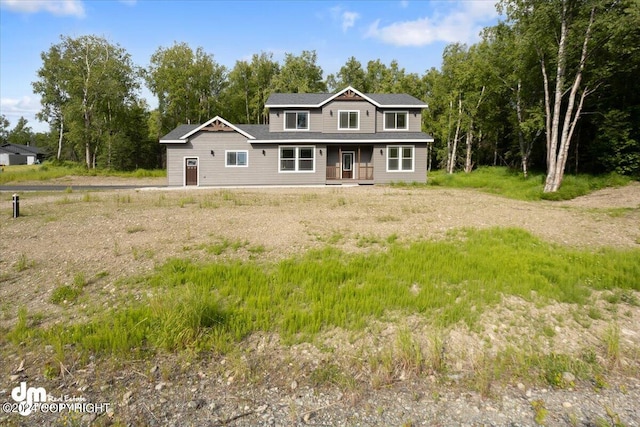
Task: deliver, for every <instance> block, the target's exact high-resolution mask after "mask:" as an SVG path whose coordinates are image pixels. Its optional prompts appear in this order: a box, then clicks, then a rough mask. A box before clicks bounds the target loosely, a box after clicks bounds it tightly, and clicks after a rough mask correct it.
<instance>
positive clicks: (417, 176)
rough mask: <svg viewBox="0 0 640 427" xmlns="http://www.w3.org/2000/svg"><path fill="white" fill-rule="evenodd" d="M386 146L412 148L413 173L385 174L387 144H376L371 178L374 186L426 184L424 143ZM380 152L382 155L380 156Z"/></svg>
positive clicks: (401, 143) (425, 151) (398, 143)
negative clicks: (409, 146) (393, 183)
mask: <svg viewBox="0 0 640 427" xmlns="http://www.w3.org/2000/svg"><path fill="white" fill-rule="evenodd" d="M388 145H403V146H405V145H411V146H414V147H415V148H414V150H413V152H414V166H413V170H414V171H413V172H387V144H376V145H374V147H373V163H374V165H373V167H374V169H373V178H374V182H375V183H376V184H389V183H391V182H414V181H415V182H426V181H427V144H426V143H403V142H401V141H399V142H397V143H389V144H388ZM380 150H382V155H381V154H380Z"/></svg>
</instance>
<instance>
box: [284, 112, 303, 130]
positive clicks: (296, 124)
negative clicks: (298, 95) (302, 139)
mask: <svg viewBox="0 0 640 427" xmlns="http://www.w3.org/2000/svg"><path fill="white" fill-rule="evenodd" d="M284 130H309V112H308V111H285V113H284Z"/></svg>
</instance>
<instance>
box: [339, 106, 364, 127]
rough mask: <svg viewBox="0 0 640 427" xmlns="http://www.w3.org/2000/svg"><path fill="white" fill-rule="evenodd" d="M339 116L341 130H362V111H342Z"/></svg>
mask: <svg viewBox="0 0 640 427" xmlns="http://www.w3.org/2000/svg"><path fill="white" fill-rule="evenodd" d="M338 115H339V120H338V129H339V130H347V129H351V130H358V129H360V111H340V112H339V114H338Z"/></svg>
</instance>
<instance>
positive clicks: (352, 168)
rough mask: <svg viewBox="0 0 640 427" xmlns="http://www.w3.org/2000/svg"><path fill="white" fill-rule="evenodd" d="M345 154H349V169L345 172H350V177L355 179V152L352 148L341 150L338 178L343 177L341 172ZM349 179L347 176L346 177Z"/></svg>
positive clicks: (343, 170)
mask: <svg viewBox="0 0 640 427" xmlns="http://www.w3.org/2000/svg"><path fill="white" fill-rule="evenodd" d="M345 154H351V170H350V171H347V172H351V179H357V177H356V168H355V163H356V152H355V151H353V150H345V151H343V152H342V158H341V159H340V179H345V178H343V177H342V173H343V172H345V169H344V155H345ZM347 179H349V178H347Z"/></svg>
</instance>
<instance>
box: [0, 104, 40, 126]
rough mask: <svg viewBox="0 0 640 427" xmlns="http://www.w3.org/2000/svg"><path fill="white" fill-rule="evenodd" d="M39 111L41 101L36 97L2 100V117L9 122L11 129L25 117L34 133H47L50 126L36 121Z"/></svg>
mask: <svg viewBox="0 0 640 427" xmlns="http://www.w3.org/2000/svg"><path fill="white" fill-rule="evenodd" d="M38 111H40V99H39V98H37V97H35V96H23V97H22V98H0V115H3V116H5V117H6V118H7V120H9V122H10V123H11V125H10V127H11V128H13V127H14V126H15V125H16V123H17V122H18V119H20V117H24V118H25V119H27V121H28V125H29V126H30V127H31V129H32V130H33V131H34V132H45V131H46V130H47V128H48V126H47V124H46V123H43V122H40V121H38V119H36V113H37V112H38Z"/></svg>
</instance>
